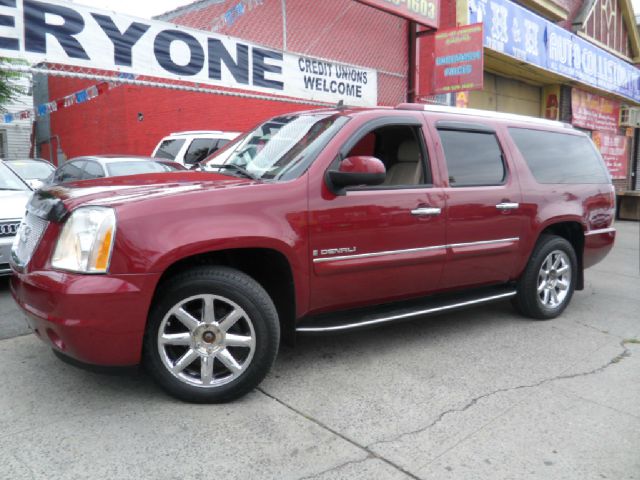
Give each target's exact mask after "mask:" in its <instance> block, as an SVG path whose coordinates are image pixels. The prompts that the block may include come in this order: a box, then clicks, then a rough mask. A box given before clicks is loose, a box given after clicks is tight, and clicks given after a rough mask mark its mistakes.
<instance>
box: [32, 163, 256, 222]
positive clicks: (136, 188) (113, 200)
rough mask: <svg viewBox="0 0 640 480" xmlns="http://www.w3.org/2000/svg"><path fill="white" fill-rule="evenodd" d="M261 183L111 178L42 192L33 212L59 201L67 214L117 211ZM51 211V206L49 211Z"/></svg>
mask: <svg viewBox="0 0 640 480" xmlns="http://www.w3.org/2000/svg"><path fill="white" fill-rule="evenodd" d="M260 183H262V182H259V181H255V180H251V179H244V178H236V177H230V176H227V175H220V174H216V173H206V172H193V171H180V172H171V173H161V174H145V175H132V176H127V177H110V178H104V179H98V180H85V181H82V182H74V183H70V184H65V185H56V186H49V187H44V188H41V189H40V190H38V191H37V192H36V194H35V195H34V201H33V202H31V204H30V209H31V207H35V208H36V209H38V206H37V204H38V205H41V204H42V203H43V202H45V203H51V202H56V201H61V202H62V203H63V204H64V209H65V210H66V211H71V210H73V209H74V208H76V207H78V206H80V205H85V204H91V205H103V206H112V207H115V206H119V205H123V204H127V203H132V202H143V201H145V200H149V199H152V198H160V197H168V196H173V197H175V196H177V195H183V194H190V193H195V192H202V191H211V190H223V189H229V188H237V187H243V186H249V185H257V184H260ZM51 208H52V207H50V206H47V207H46V210H49V209H51ZM60 214H62V212H60Z"/></svg>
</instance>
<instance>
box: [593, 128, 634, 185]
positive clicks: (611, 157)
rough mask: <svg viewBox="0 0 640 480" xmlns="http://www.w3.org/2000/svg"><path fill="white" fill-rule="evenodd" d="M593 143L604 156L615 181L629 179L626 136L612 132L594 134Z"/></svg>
mask: <svg viewBox="0 0 640 480" xmlns="http://www.w3.org/2000/svg"><path fill="white" fill-rule="evenodd" d="M592 138H593V143H595V144H596V146H597V147H598V150H600V153H601V154H602V158H603V159H604V163H605V164H606V165H607V169H608V170H609V173H610V174H611V178H613V179H614V180H621V179H625V178H627V173H628V171H629V155H628V154H627V145H628V139H627V137H625V136H624V135H616V134H615V133H612V132H600V131H596V132H593V135H592Z"/></svg>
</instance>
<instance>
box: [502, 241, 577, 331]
mask: <svg viewBox="0 0 640 480" xmlns="http://www.w3.org/2000/svg"><path fill="white" fill-rule="evenodd" d="M554 252H562V253H563V254H564V256H562V255H556V256H555V257H553V258H558V256H560V257H562V261H563V262H565V263H566V264H568V265H569V267H570V269H571V270H570V272H568V273H567V274H566V278H563V277H560V278H559V279H556V282H557V283H558V284H559V283H561V282H560V281H559V280H564V281H563V282H562V284H563V286H564V283H565V281H568V283H569V285H568V288H566V290H563V292H564V291H566V294H565V295H564V296H563V298H562V300H561V301H559V302H558V304H557V305H550V304H548V303H545V302H544V295H545V293H544V290H543V291H542V292H540V293H539V292H538V287H539V285H541V284H542V283H544V282H543V276H542V272H541V269H542V265H543V263H544V262H545V261H546V260H547V259H548V258H549V256H550V255H552V254H554ZM552 273H553V271H552ZM556 276H557V273H556V274H555V275H553V276H551V277H545V278H549V279H550V280H549V281H551V282H553V280H552V279H551V278H552V277H556ZM577 278H578V260H577V257H576V252H575V250H574V249H573V246H572V245H571V244H570V243H569V242H568V241H567V240H565V239H564V238H562V237H558V236H556V235H542V236H541V237H540V239H539V240H538V243H537V244H536V246H535V248H534V250H533V253H532V254H531V257H530V258H529V263H527V267H526V268H525V271H524V273H523V274H522V276H521V277H520V279H519V280H518V289H517V294H516V296H515V297H514V298H513V301H512V303H513V305H514V307H515V308H516V310H517V311H518V312H520V313H521V314H522V315H525V316H527V317H530V318H533V319H536V320H550V319H552V318H556V317H557V316H558V315H560V314H561V313H562V312H563V311H564V309H565V308H567V305H569V302H570V301H571V297H572V296H573V292H574V290H575V285H576V281H577ZM552 285H555V284H554V283H552ZM546 289H547V290H549V292H551V290H553V291H555V292H556V293H555V294H556V299H557V298H559V292H560V287H553V288H552V287H549V288H546ZM550 295H553V293H550ZM541 297H543V298H541ZM547 298H548V297H547ZM551 298H553V297H551ZM551 303H553V300H551Z"/></svg>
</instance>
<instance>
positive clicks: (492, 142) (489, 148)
mask: <svg viewBox="0 0 640 480" xmlns="http://www.w3.org/2000/svg"><path fill="white" fill-rule="evenodd" d="M439 133H440V138H441V139H442V148H443V149H444V155H445V158H446V160H447V169H448V170H449V184H450V185H451V186H452V187H464V186H469V185H500V184H501V183H503V182H504V179H505V169H504V163H503V161H502V151H501V150H500V146H499V145H498V139H497V138H496V136H495V135H494V134H493V133H482V132H464V131H460V130H440V131H439Z"/></svg>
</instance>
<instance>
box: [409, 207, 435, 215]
mask: <svg viewBox="0 0 640 480" xmlns="http://www.w3.org/2000/svg"><path fill="white" fill-rule="evenodd" d="M441 213H442V209H441V208H438V207H419V208H416V209H414V210H411V215H416V216H425V215H428V216H435V215H440V214H441Z"/></svg>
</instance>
